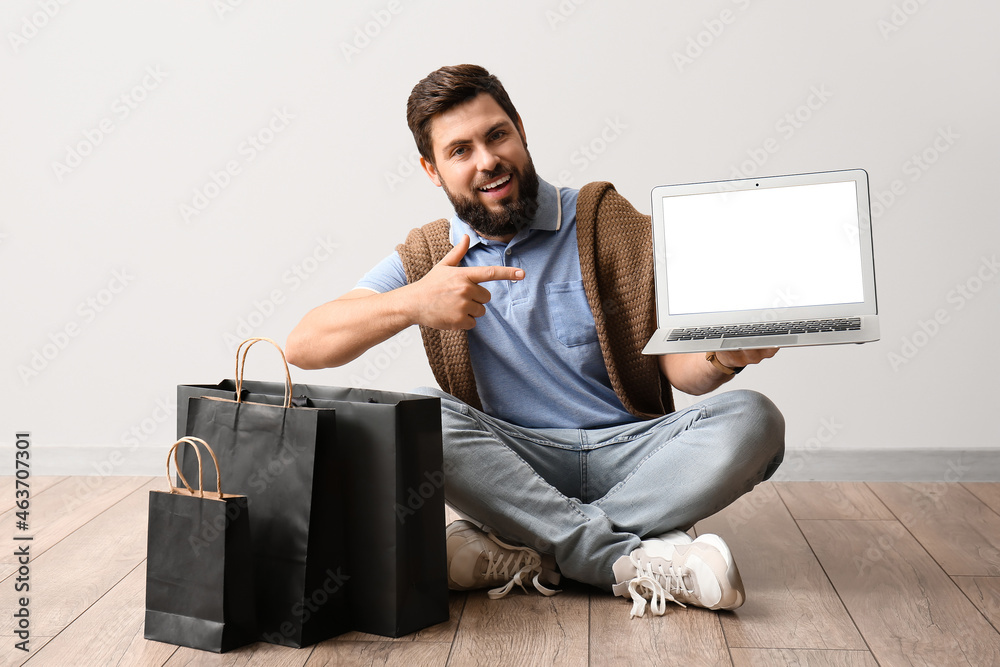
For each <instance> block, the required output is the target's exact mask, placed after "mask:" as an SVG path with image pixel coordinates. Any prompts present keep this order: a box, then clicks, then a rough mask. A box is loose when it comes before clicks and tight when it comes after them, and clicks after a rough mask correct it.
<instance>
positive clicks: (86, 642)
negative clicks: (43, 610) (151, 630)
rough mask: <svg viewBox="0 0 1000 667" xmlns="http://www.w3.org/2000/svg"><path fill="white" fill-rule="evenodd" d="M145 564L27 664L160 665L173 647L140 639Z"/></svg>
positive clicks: (143, 607) (143, 612) (119, 666)
mask: <svg viewBox="0 0 1000 667" xmlns="http://www.w3.org/2000/svg"><path fill="white" fill-rule="evenodd" d="M145 610H146V564H145V562H142V563H140V564H139V565H137V566H136V567H135V569H133V570H132V571H131V572H130V573H129V574H128V576H126V577H125V578H124V579H122V580H121V581H120V582H118V584H117V585H116V586H115V587H114V588H112V589H111V590H110V591H108V593H107V594H106V595H104V596H103V597H102V598H101V599H100V600H98V601H97V602H95V603H94V604H93V606H91V607H90V608H89V609H87V611H85V612H84V613H83V614H82V615H81V616H80V617H79V618H77V619H76V620H74V621H73V622H72V623H70V624H69V626H68V627H67V628H66V629H65V630H63V631H62V632H60V633H59V635H58V636H57V637H55V638H54V639H53V640H52V641H50V642H49V643H48V644H46V645H45V646H44V647H43V648H42V649H41V650H39V651H37V652H36V653H35V655H34V656H33V657H32V659H31V660H29V661H28V663H27V664H28V665H31V666H32V667H33V666H34V665H36V664H39V665H40V664H49V665H72V664H78V662H79V659H80V656H82V655H85V656H87V662H88V663H89V664H93V665H116V667H126V666H129V665H135V666H136V667H142V666H144V665H162V664H163V663H164V662H166V661H167V659H168V658H170V656H171V655H172V654H173V653H174V651H176V650H177V647H176V646H171V645H169V644H162V643H160V642H153V641H148V640H146V639H144V638H143V636H142V633H143V618H144V615H145Z"/></svg>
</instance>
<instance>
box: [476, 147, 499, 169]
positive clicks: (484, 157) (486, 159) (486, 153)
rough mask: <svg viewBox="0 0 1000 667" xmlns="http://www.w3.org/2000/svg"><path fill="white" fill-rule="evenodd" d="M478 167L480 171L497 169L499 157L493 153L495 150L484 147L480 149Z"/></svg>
mask: <svg viewBox="0 0 1000 667" xmlns="http://www.w3.org/2000/svg"><path fill="white" fill-rule="evenodd" d="M477 158H478V160H477V162H476V168H477V169H478V170H479V171H484V172H490V171H493V170H494V169H496V166H497V164H498V163H499V161H500V160H499V159H498V158H497V156H496V155H494V154H493V151H491V150H489V149H488V148H483V149H481V150H480V151H479V154H478V155H477Z"/></svg>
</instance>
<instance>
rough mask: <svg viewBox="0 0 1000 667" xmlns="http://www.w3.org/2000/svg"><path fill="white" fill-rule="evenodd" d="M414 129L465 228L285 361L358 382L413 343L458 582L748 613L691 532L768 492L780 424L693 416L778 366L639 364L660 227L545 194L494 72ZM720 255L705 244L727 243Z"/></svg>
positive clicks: (418, 92)
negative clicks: (373, 353)
mask: <svg viewBox="0 0 1000 667" xmlns="http://www.w3.org/2000/svg"><path fill="white" fill-rule="evenodd" d="M407 122H408V124H409V126H410V130H411V131H412V132H413V136H414V139H415V141H416V143H417V148H418V150H419V151H420V154H421V156H422V157H421V164H422V165H423V168H424V171H425V172H426V173H427V176H428V177H429V178H430V180H431V181H432V182H433V183H434V184H435V185H437V186H439V187H442V188H443V189H444V190H445V192H446V194H447V196H448V198H449V200H450V201H451V203H452V205H453V206H454V209H455V216H454V217H452V218H451V220H450V221H446V220H439V221H437V222H434V223H430V224H428V225H425V226H424V227H421V228H419V229H415V230H413V231H412V232H411V233H410V235H409V236H408V238H407V240H406V243H404V244H401V245H400V246H398V247H397V251H396V252H394V253H393V254H391V255H390V256H389V257H387V258H386V259H385V260H383V261H382V262H381V263H380V264H379V265H378V266H376V267H375V268H374V269H373V270H372V271H370V272H369V273H368V274H367V275H366V276H365V277H364V278H363V279H362V280H361V281H360V282H359V283H358V284H357V287H356V288H355V289H354V290H352V291H350V292H348V293H347V294H345V295H343V296H342V297H340V298H339V299H337V300H335V301H332V302H330V303H327V304H325V305H322V306H320V307H318V308H316V309H314V310H313V311H311V312H310V313H308V314H307V315H306V316H305V317H304V318H303V320H302V322H301V323H300V324H299V325H298V326H297V327H296V328H295V330H294V331H293V332H292V333H291V335H290V336H289V339H288V343H287V350H286V351H287V354H288V358H289V361H291V362H292V363H294V364H295V365H297V366H300V367H302V368H325V367H333V366H339V365H342V364H345V363H347V362H349V361H351V360H353V359H355V358H356V357H358V356H359V355H360V354H362V353H363V352H364V351H366V350H368V349H369V348H370V347H372V346H373V345H376V344H378V343H381V342H382V341H384V340H386V339H388V338H389V337H391V336H393V335H394V334H396V333H398V332H400V331H402V330H403V329H405V328H406V327H409V326H411V325H413V324H419V325H420V326H421V333H422V335H423V339H424V345H425V348H426V351H427V354H428V359H429V361H430V363H431V367H432V369H433V370H434V373H435V377H436V378H437V380H438V382H439V384H440V385H441V389H442V390H443V391H440V390H436V389H424V390H420V391H422V392H425V393H431V394H433V395H436V396H439V397H440V398H441V405H442V426H443V430H444V456H445V461H446V465H447V468H446V469H447V470H448V475H447V479H446V481H445V497H446V500H447V502H448V503H449V505H451V506H452V507H453V508H454V509H455V510H456V511H457V512H459V513H460V514H462V515H464V516H466V517H467V518H468V519H469V520H460V521H456V522H454V523H452V524H451V525H450V526H449V527H448V573H449V584H450V585H451V587H452V588H454V589H459V590H467V589H472V588H487V587H491V586H497V588H495V589H493V590H491V591H490V596H491V597H502V596H503V595H505V594H506V593H507V592H508V591H509V590H510V589H511V587H512V586H513V585H514V584H517V585H520V586H521V587H522V588H524V584H525V583H527V582H531V583H533V584H534V587H535V588H536V589H537V590H538V591H540V592H542V593H543V594H547V595H550V594H552V593H553V592H555V591H553V590H552V589H551V588H549V586H552V585H554V584H557V583H558V581H559V577H560V574H561V575H564V576H567V577H569V578H571V579H574V580H578V581H583V582H586V583H589V584H592V585H595V586H598V587H601V588H604V589H605V590H611V591H613V592H614V593H616V594H618V595H621V596H623V597H627V598H631V599H632V600H633V602H634V604H633V608H632V614H633V616H635V615H642V614H643V612H644V610H645V607H646V604H647V600H648V601H649V602H650V603H651V604H650V608H651V610H652V612H653V613H654V614H662V613H664V611H665V606H666V604H665V603H666V601H668V600H670V601H676V602H679V603H682V604H694V605H698V606H702V607H707V608H711V609H734V608H736V607H738V606H739V605H741V604H742V603H743V599H744V591H743V584H742V582H741V580H740V576H739V571H738V569H737V567H736V564H735V562H734V560H733V557H732V554H731V552H730V550H729V548H728V546H727V545H726V544H725V542H724V541H723V540H722V539H721V538H719V537H718V536H716V535H702V536H699V537H698V538H697V539H695V540H692V539H691V538H690V537H689V536H688V535H687V533H685V532H683V531H684V530H686V529H688V528H689V527H690V526H692V525H693V524H694V523H695V522H696V521H698V520H699V519H701V518H704V517H706V516H709V515H711V514H713V513H715V512H717V511H718V510H720V509H721V508H723V507H725V506H726V505H728V504H730V503H732V502H733V501H734V500H735V499H736V498H738V497H739V496H740V495H742V494H744V493H746V492H748V491H750V490H751V489H752V488H753V486H754V485H755V484H757V483H758V482H760V481H761V480H763V479H766V478H767V477H769V476H770V475H771V474H772V473H773V472H774V470H775V469H776V468H777V466H778V464H779V463H780V462H781V457H782V453H783V451H784V444H783V438H784V422H783V419H782V417H781V414H780V413H779V412H778V410H777V409H776V408H775V407H774V405H773V404H772V403H771V402H770V401H769V400H768V399H766V398H765V397H763V396H761V395H760V394H757V393H755V392H750V391H745V390H744V391H732V392H726V393H722V394H720V395H717V396H714V397H712V398H709V399H707V400H705V401H703V402H701V403H698V404H696V405H694V406H692V407H690V408H687V409H684V410H678V411H675V410H674V408H673V400H672V397H671V387H673V388H676V389H679V390H681V391H683V392H686V393H689V394H693V395H700V394H704V393H707V392H710V391H712V390H713V389H715V388H717V387H719V386H721V385H722V384H723V383H725V382H727V381H728V380H730V379H732V377H733V376H734V374H735V373H737V372H739V371H740V370H742V369H743V368H744V367H745V366H748V365H751V364H757V363H759V362H760V361H762V360H763V359H766V358H768V357H771V356H773V355H774V353H775V352H776V350H773V349H772V350H749V351H727V352H719V353H718V354H716V355H714V356H712V357H711V358H708V357H706V355H703V354H680V355H665V356H662V357H648V356H643V355H642V354H641V353H640V350H641V348H642V346H643V344H644V343H645V342H646V340H648V338H649V336H650V335H651V334H652V332H653V331H654V330H655V328H656V323H655V313H654V310H653V288H652V285H653V279H652V251H651V246H650V243H651V241H650V225H649V218H648V217H647V216H643V215H641V214H639V213H638V212H637V211H635V209H634V208H632V207H631V205H629V204H628V202H626V201H625V200H624V199H623V198H622V197H621V196H620V195H618V194H617V192H615V191H614V189H613V188H612V187H611V186H610V185H609V184H606V183H604V184H600V183H598V184H590V185H587V186H584V187H583V188H582V189H580V190H579V191H577V190H572V189H566V188H562V189H558V188H555V187H553V186H552V185H549V184H548V183H546V182H544V181H542V180H539V178H538V177H537V175H536V174H535V170H534V166H533V164H532V161H531V156H530V154H529V153H528V149H527V138H526V134H525V130H524V125H523V123H522V121H521V118H520V116H519V115H518V114H517V111H516V110H515V108H514V106H513V104H512V103H511V101H510V99H509V98H508V96H507V93H506V92H505V91H504V89H503V86H502V85H501V84H500V82H499V81H498V80H497V79H496V77H494V76H492V75H490V74H489V73H488V72H487V71H486V70H484V69H483V68H481V67H477V66H473V65H461V66H455V67H444V68H441V69H439V70H437V71H435V72H433V73H431V74H430V75H428V76H427V77H426V78H425V79H424V80H422V81H421V82H420V83H418V84H417V85H416V87H414V89H413V91H412V93H411V95H410V98H409V100H408V103H407ZM710 242H711V239H706V243H710Z"/></svg>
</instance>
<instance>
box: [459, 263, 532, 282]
mask: <svg viewBox="0 0 1000 667" xmlns="http://www.w3.org/2000/svg"><path fill="white" fill-rule="evenodd" d="M465 275H466V277H467V278H468V279H469V280H471V281H472V282H474V283H477V284H478V283H487V282H490V281H492V280H522V279H523V278H524V269H519V268H517V267H514V266H469V267H466V268H465Z"/></svg>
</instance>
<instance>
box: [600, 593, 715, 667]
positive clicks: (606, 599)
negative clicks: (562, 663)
mask: <svg viewBox="0 0 1000 667" xmlns="http://www.w3.org/2000/svg"><path fill="white" fill-rule="evenodd" d="M631 609H632V601H631V600H630V599H629V600H626V599H625V598H622V597H618V596H614V595H611V594H602V593H600V592H598V591H595V592H594V593H592V594H591V596H590V664H592V665H642V664H654V665H655V664H660V663H661V662H662V661H663V660H664V658H665V654H664V651H668V653H669V664H676V665H730V664H732V663H731V662H730V659H729V649H728V648H727V647H726V638H725V636H724V635H723V634H722V625H721V624H720V622H719V615H718V614H717V613H715V612H712V611H708V610H707V609H698V608H697V607H688V608H686V609H685V608H682V607H679V606H677V605H668V608H667V613H666V614H664V615H663V616H652V615H650V614H649V611H648V610H647V612H646V615H645V616H643V617H640V618H631V619H630V618H629V611H630V610H631ZM664 647H669V649H665V648H664Z"/></svg>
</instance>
